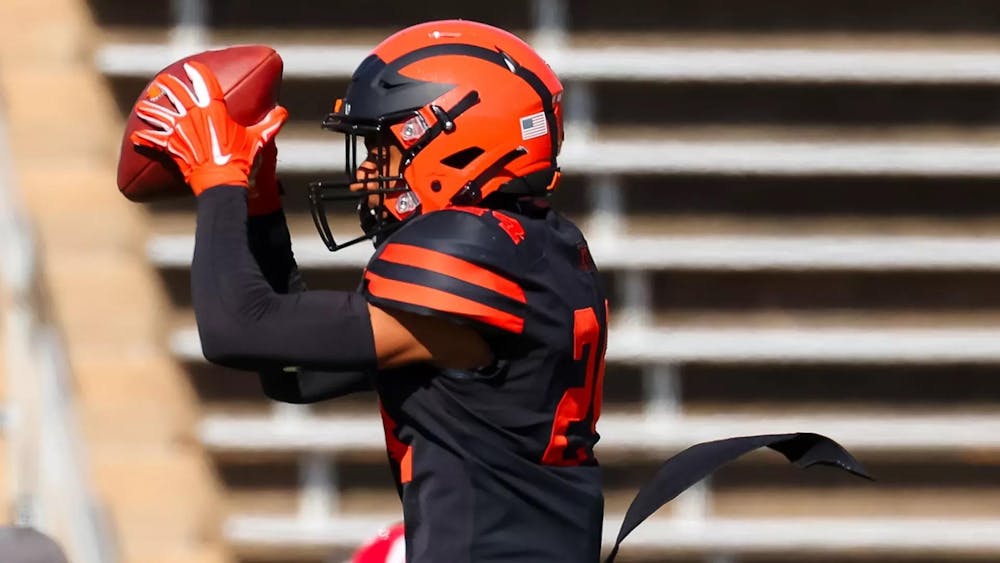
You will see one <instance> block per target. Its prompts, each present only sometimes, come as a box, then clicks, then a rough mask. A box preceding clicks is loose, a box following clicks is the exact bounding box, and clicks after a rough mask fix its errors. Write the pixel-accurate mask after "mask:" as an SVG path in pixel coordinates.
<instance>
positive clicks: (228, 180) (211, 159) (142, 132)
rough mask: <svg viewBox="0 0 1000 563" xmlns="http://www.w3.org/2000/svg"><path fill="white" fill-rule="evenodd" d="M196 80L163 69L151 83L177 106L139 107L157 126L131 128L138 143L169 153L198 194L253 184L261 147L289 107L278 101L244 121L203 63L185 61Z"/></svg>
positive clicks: (144, 103) (150, 103)
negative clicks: (245, 123)
mask: <svg viewBox="0 0 1000 563" xmlns="http://www.w3.org/2000/svg"><path fill="white" fill-rule="evenodd" d="M184 71H185V72H186V73H187V76H188V79H189V80H190V81H191V87H188V85H187V84H186V83H184V82H183V81H182V80H181V79H180V78H178V77H176V76H174V75H172V74H169V73H161V74H160V75H159V76H157V77H156V79H154V81H153V86H151V87H150V88H159V89H160V90H161V91H162V92H163V94H164V95H166V96H167V98H168V99H169V100H170V102H171V103H172V104H173V106H174V110H173V111H171V110H170V109H169V108H165V107H163V106H161V105H159V104H157V103H155V102H153V101H151V100H143V101H141V102H139V104H138V105H137V106H136V114H137V115H138V116H139V117H140V118H141V119H142V120H143V121H145V122H146V123H148V124H150V125H152V126H153V127H154V129H138V130H136V131H134V132H133V133H132V136H131V140H132V142H133V143H135V144H137V145H141V146H146V147H150V148H154V149H158V150H162V151H166V152H168V153H170V155H171V156H172V157H173V159H174V162H176V163H177V166H179V167H180V169H181V173H182V174H183V175H184V180H185V181H186V182H187V184H188V185H189V186H190V187H191V191H193V192H194V194H195V195H199V194H201V192H203V191H205V190H207V189H208V188H211V187H213V186H222V185H226V186H247V187H248V186H249V182H248V176H249V174H250V169H251V167H252V166H253V162H254V158H255V157H256V156H257V152H258V151H260V149H261V148H263V146H264V145H266V144H267V143H268V142H270V140H271V139H272V138H274V136H275V135H277V134H278V131H279V130H281V126H282V125H284V123H285V120H286V119H288V111H287V110H285V108H283V107H281V106H275V107H274V109H272V110H271V111H270V112H268V114H267V115H266V116H264V119H261V120H260V121H259V122H258V123H256V124H254V125H251V126H250V127H244V126H243V125H240V124H239V123H237V122H236V121H235V120H233V118H232V117H230V115H229V112H228V111H227V109H226V102H225V99H224V96H223V92H222V87H221V86H219V81H218V79H217V78H216V77H215V74H213V73H212V71H211V69H209V68H208V67H207V66H205V65H204V64H202V63H199V62H196V61H191V62H188V63H185V64H184Z"/></svg>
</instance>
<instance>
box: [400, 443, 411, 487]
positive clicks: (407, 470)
mask: <svg viewBox="0 0 1000 563" xmlns="http://www.w3.org/2000/svg"><path fill="white" fill-rule="evenodd" d="M412 480H413V446H410V447H408V448H406V453H404V454H403V459H402V461H400V462H399V483H400V484H401V485H405V484H407V483H409V482H410V481H412Z"/></svg>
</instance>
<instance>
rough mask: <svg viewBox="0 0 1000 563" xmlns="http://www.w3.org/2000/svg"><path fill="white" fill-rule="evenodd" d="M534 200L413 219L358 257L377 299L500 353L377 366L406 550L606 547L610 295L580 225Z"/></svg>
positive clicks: (569, 551) (545, 553)
mask: <svg viewBox="0 0 1000 563" xmlns="http://www.w3.org/2000/svg"><path fill="white" fill-rule="evenodd" d="M532 209H533V211H530V212H528V213H520V212H519V213H515V212H511V211H497V210H488V209H483V208H451V209H447V210H443V211H437V212H434V213H429V214H427V215H425V216H421V217H418V218H416V219H414V220H412V221H411V222H409V223H407V224H406V225H405V226H403V227H402V228H401V229H400V230H398V231H397V232H395V233H394V234H393V235H392V236H391V237H389V238H388V239H387V240H386V242H385V243H384V244H382V245H381V246H380V247H379V249H378V251H377V252H376V253H375V255H374V256H373V257H372V259H371V261H370V263H369V264H368V267H367V269H366V270H365V275H364V284H363V288H362V291H363V292H364V294H365V296H366V298H367V299H368V300H369V301H371V302H372V303H374V304H376V305H379V306H383V307H387V308H395V309H400V310H405V311H410V312H416V313H422V314H428V315H434V316H439V317H443V318H447V319H451V320H454V321H455V322H460V323H468V324H470V325H473V326H475V327H476V328H478V329H479V332H480V333H481V334H482V335H483V337H484V339H485V340H486V342H487V343H488V344H489V346H490V348H491V350H492V351H493V354H494V357H495V362H494V363H493V365H491V366H489V367H487V368H483V369H480V370H475V371H472V370H468V371H467V370H451V369H438V368H435V367H433V366H430V365H427V364H418V365H413V366H407V367H405V368H400V369H395V370H386V371H383V372H380V373H379V374H378V378H377V388H378V393H379V398H380V402H381V407H382V415H383V422H384V424H385V431H386V441H387V448H388V452H389V456H390V458H391V459H392V463H393V468H394V471H395V474H396V476H397V478H398V481H399V490H400V495H401V498H402V502H403V511H404V516H405V521H406V533H407V550H408V551H407V553H408V558H409V560H410V561H412V562H419V563H432V562H433V563H440V562H444V561H447V562H449V563H452V562H454V563H461V562H466V561H475V562H477V563H494V562H496V563H498V562H501V561H502V562H517V563H532V562H538V563H542V562H546V563H548V562H554V561H573V562H579V563H588V562H592V561H597V560H598V559H599V556H600V540H601V525H602V520H603V497H602V493H601V477H600V468H599V466H598V463H597V460H596V459H595V457H594V451H593V447H594V444H595V443H596V442H597V440H598V433H597V431H596V426H595V425H596V423H597V419H598V416H599V415H600V409H601V388H602V383H603V377H604V350H605V345H606V340H607V303H606V299H605V294H604V290H603V289H602V286H601V282H600V280H599V278H598V273H597V269H596V267H595V266H594V262H593V260H592V259H591V257H590V253H589V252H588V250H587V243H586V241H585V240H584V238H583V236H582V235H581V233H580V231H579V230H578V229H577V228H576V227H575V226H574V225H573V224H572V223H571V222H570V221H568V220H567V219H565V218H564V217H562V216H561V215H559V214H557V213H555V212H553V211H551V210H548V209H547V208H532Z"/></svg>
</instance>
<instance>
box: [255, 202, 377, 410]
mask: <svg viewBox="0 0 1000 563" xmlns="http://www.w3.org/2000/svg"><path fill="white" fill-rule="evenodd" d="M247 240H248V242H249V246H250V252H251V254H253V257H254V260H256V261H257V265H258V266H259V267H260V271H261V274H262V275H263V276H264V279H265V280H267V282H268V284H269V285H270V286H271V289H273V290H274V291H275V292H276V293H282V294H286V293H301V292H303V291H305V283H303V281H302V277H301V276H300V275H299V269H298V266H297V265H296V263H295V257H294V255H293V254H292V240H291V236H290V235H289V233H288V226H287V223H286V221H285V215H284V212H282V211H281V210H278V211H275V212H274V213H270V214H268V215H259V216H255V217H248V218H247ZM257 375H258V376H259V378H260V385H261V389H262V390H263V392H264V394H265V395H266V396H267V397H269V398H271V399H274V400H276V401H282V402H286V403H300V404H301V403H314V402H317V401H322V400H325V399H331V398H334V397H340V396H343V395H348V394H350V393H355V392H359V391H370V390H372V389H374V385H373V382H372V378H371V374H370V373H368V372H367V371H364V370H359V371H341V372H326V371H316V370H310V369H303V368H300V367H293V366H288V367H284V368H279V367H262V368H260V369H259V370H258V372H257Z"/></svg>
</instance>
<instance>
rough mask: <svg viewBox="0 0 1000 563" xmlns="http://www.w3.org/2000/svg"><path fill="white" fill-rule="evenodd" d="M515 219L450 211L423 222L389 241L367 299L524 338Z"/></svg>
mask: <svg viewBox="0 0 1000 563" xmlns="http://www.w3.org/2000/svg"><path fill="white" fill-rule="evenodd" d="M523 240H524V229H523V227H522V225H521V224H520V222H519V221H518V220H517V219H516V218H515V217H513V216H511V215H508V214H505V213H502V212H496V211H492V210H489V209H482V208H475V207H470V208H448V209H445V210H441V211H435V212H433V213H428V214H427V215H423V216H420V217H416V218H414V219H412V220H411V221H409V222H407V223H406V224H405V225H403V226H402V227H400V228H399V229H398V230H397V231H396V232H394V233H393V234H392V235H390V236H389V237H388V238H387V239H386V240H385V241H384V242H383V243H382V245H381V246H379V248H378V250H377V251H376V252H375V254H374V255H373V256H372V259H371V260H370V261H369V263H368V267H367V268H366V269H365V279H364V283H363V285H362V291H363V293H364V295H365V296H366V298H367V299H368V300H369V301H371V302H373V303H375V304H376V305H380V306H386V307H392V308H396V309H402V310H406V311H410V312H416V313H422V314H429V315H435V316H444V317H446V318H450V319H453V320H458V321H462V322H471V323H474V324H477V325H480V326H484V327H488V328H491V329H500V330H502V331H505V332H512V333H520V332H521V331H522V330H523V327H524V318H525V315H526V307H527V298H526V295H525V290H524V289H523V287H522V281H523V280H522V279H521V271H522V267H521V266H522V263H521V258H520V256H519V253H518V246H519V245H520V244H521V243H522V241H523Z"/></svg>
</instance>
